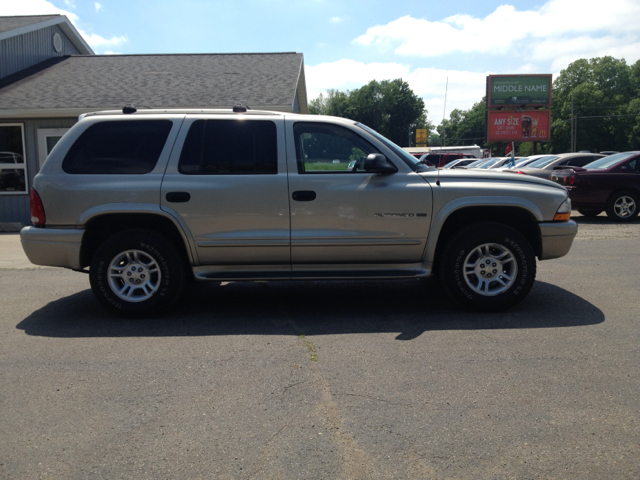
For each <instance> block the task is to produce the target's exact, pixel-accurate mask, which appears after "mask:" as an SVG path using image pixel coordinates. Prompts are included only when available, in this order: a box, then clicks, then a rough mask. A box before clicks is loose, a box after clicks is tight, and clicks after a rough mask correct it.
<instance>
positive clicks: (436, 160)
mask: <svg viewBox="0 0 640 480" xmlns="http://www.w3.org/2000/svg"><path fill="white" fill-rule="evenodd" d="M461 158H467V159H475V158H476V157H474V156H473V155H469V154H466V153H428V154H425V155H423V156H422V157H421V158H420V161H421V162H428V163H429V164H431V165H434V166H436V167H444V166H445V165H446V164H447V163H449V162H451V161H452V160H458V159H461Z"/></svg>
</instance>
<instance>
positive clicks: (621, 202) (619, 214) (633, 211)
mask: <svg viewBox="0 0 640 480" xmlns="http://www.w3.org/2000/svg"><path fill="white" fill-rule="evenodd" d="M637 216H638V195H636V194H635V193H634V192H629V191H625V190H623V191H620V192H614V193H613V195H611V197H609V201H608V202H607V217H609V218H610V219H611V220H615V221H617V222H630V221H631V220H633V219H634V218H636V217H637Z"/></svg>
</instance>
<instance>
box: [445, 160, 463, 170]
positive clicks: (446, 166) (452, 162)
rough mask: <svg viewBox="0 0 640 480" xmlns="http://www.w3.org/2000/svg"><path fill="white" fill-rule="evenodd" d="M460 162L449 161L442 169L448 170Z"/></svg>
mask: <svg viewBox="0 0 640 480" xmlns="http://www.w3.org/2000/svg"><path fill="white" fill-rule="evenodd" d="M460 162H462V160H453V161H451V162H449V163H447V164H446V165H445V166H444V167H442V168H449V167H451V166H452V165H454V164H456V163H460Z"/></svg>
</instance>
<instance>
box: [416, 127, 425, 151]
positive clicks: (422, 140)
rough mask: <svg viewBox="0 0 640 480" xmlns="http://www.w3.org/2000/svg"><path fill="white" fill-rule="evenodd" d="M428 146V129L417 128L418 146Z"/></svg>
mask: <svg viewBox="0 0 640 480" xmlns="http://www.w3.org/2000/svg"><path fill="white" fill-rule="evenodd" d="M426 146H427V129H426V128H417V129H416V147H426Z"/></svg>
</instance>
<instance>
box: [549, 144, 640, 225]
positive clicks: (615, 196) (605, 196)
mask: <svg viewBox="0 0 640 480" xmlns="http://www.w3.org/2000/svg"><path fill="white" fill-rule="evenodd" d="M549 178H550V180H551V181H553V182H556V183H559V184H560V185H562V186H564V187H566V189H567V190H568V191H569V196H570V197H571V202H572V205H573V207H574V208H575V209H577V210H578V212H580V213H581V214H582V215H585V216H587V217H595V216H596V215H598V214H600V213H601V212H602V211H603V210H606V212H607V216H608V217H609V218H611V219H612V220H617V221H620V222H628V221H630V220H633V219H634V218H636V217H637V216H638V208H639V204H638V199H639V198H640V152H624V153H617V154H615V155H611V156H608V157H604V158H602V159H600V160H596V161H595V162H592V163H589V164H587V165H585V166H584V167H582V168H580V167H561V168H558V167H556V169H554V170H553V172H552V173H551V175H550V177H549Z"/></svg>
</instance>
